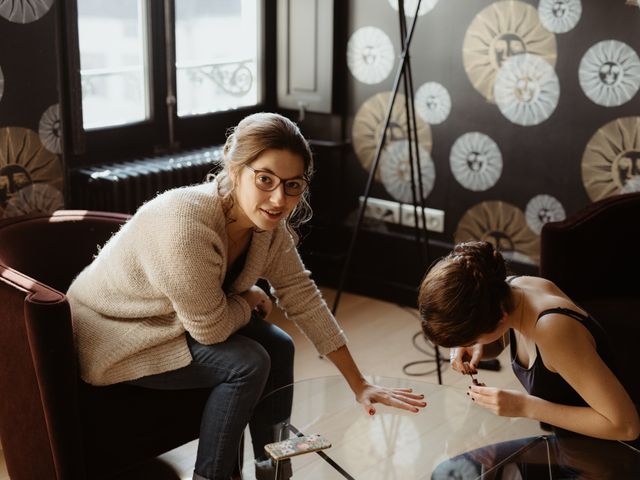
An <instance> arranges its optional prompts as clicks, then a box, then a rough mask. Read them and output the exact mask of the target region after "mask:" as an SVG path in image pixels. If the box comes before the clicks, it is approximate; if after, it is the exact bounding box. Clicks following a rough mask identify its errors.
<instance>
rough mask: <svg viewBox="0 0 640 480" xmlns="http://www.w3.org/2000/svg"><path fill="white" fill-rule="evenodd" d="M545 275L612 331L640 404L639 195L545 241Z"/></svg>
mask: <svg viewBox="0 0 640 480" xmlns="http://www.w3.org/2000/svg"><path fill="white" fill-rule="evenodd" d="M540 248H541V250H540V274H541V276H543V277H545V278H548V279H549V280H552V281H553V282H554V283H556V284H557V285H558V286H559V287H560V288H561V289H562V290H563V291H564V292H565V293H566V294H567V295H569V296H570V297H571V298H572V299H573V300H574V301H575V302H577V303H578V304H579V305H580V306H581V307H583V308H584V309H585V310H587V311H588V312H589V313H591V314H592V315H593V316H594V317H595V318H596V320H598V321H599V322H600V323H601V324H602V326H603V327H604V328H605V329H606V330H607V333H608V334H609V336H610V338H611V340H612V343H613V347H614V350H615V353H616V356H617V363H618V367H619V376H620V379H621V381H622V383H623V384H624V385H625V387H626V388H627V390H628V392H629V394H630V395H631V397H632V398H633V400H634V401H635V403H636V404H640V375H638V368H637V366H636V365H637V359H638V354H637V352H638V350H639V349H640V343H639V342H640V280H638V273H639V272H640V193H629V194H624V195H617V196H614V197H609V198H605V199H603V200H600V201H597V202H594V203H592V204H591V205H589V206H588V207H586V208H585V209H583V210H582V211H580V212H578V213H576V214H575V215H573V216H571V217H570V218H567V219H566V220H564V221H562V222H553V223H547V224H545V225H544V227H543V228H542V233H541V237H540Z"/></svg>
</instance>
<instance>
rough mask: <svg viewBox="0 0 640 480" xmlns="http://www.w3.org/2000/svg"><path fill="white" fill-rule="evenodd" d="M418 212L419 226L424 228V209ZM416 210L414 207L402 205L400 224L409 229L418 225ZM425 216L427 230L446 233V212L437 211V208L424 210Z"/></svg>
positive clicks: (419, 209)
mask: <svg viewBox="0 0 640 480" xmlns="http://www.w3.org/2000/svg"><path fill="white" fill-rule="evenodd" d="M417 210H418V226H419V227H420V228H422V209H421V207H418V208H417ZM415 211H416V209H415V208H414V207H413V205H408V204H406V203H405V204H402V209H401V212H400V224H401V225H405V226H407V227H413V226H415V224H416V213H415ZM424 216H425V218H426V220H427V230H429V231H431V232H438V233H442V232H444V212H443V211H442V210H436V209H435V208H427V207H425V209H424Z"/></svg>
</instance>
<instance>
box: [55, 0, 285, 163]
mask: <svg viewBox="0 0 640 480" xmlns="http://www.w3.org/2000/svg"><path fill="white" fill-rule="evenodd" d="M77 1H78V0H72V1H70V2H62V4H61V5H64V7H62V8H61V9H60V23H61V25H62V26H63V27H64V28H61V30H60V31H62V32H64V34H63V38H62V39H61V44H62V46H63V47H64V48H62V49H61V50H62V64H63V67H62V68H61V72H60V80H61V81H60V85H62V91H61V116H62V122H63V125H65V126H66V127H67V128H66V129H65V132H64V145H65V149H64V151H65V152H66V159H67V165H68V166H69V167H71V168H74V167H80V166H87V165H94V164H99V163H105V162H114V161H119V160H125V159H132V158H138V157H141V156H152V155H158V154H163V153H172V152H176V151H180V150H187V149H192V148H199V147H204V146H209V145H219V144H221V143H224V140H225V136H226V132H227V129H228V128H229V127H232V126H233V125H235V124H237V123H238V122H239V121H240V120H241V119H242V118H243V117H245V116H246V115H248V114H250V113H254V112H259V111H265V110H273V109H274V108H275V105H276V67H275V66H276V19H277V14H276V0H259V1H260V2H261V7H260V8H261V22H262V37H261V39H262V42H261V52H260V55H261V57H260V58H261V62H260V63H261V65H259V69H260V72H261V75H262V79H261V83H262V85H261V91H262V101H261V102H260V103H259V104H257V105H253V106H250V107H242V108H238V109H236V110H229V111H223V112H213V113H207V114H202V115H195V116H188V117H179V116H178V114H177V108H176V107H177V105H174V108H173V112H172V115H171V119H169V107H168V105H167V98H168V96H169V94H170V93H172V94H173V96H174V97H175V92H176V69H175V66H174V65H175V60H174V59H175V23H174V18H175V3H174V2H175V0H163V1H157V0H144V1H145V2H146V8H147V11H148V12H149V16H148V23H147V27H148V49H149V50H148V55H149V57H148V60H149V69H150V70H149V82H150V85H149V86H150V102H149V105H150V119H148V120H144V121H141V122H136V123H130V124H126V125H119V126H114V127H105V128H95V129H90V130H85V129H84V126H83V123H82V88H81V79H80V47H79V36H78V24H77V22H78V5H77ZM167 28H171V31H170V32H169V33H170V37H169V39H170V41H169V43H170V46H169V49H168V48H167V43H168V42H167V33H168V32H167ZM169 62H170V64H171V65H173V68H172V69H171V72H167V64H168V63H169ZM168 80H169V81H170V82H171V84H169V83H168ZM170 123H172V124H173V138H171V137H172V135H171V128H170Z"/></svg>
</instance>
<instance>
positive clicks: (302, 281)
mask: <svg viewBox="0 0 640 480" xmlns="http://www.w3.org/2000/svg"><path fill="white" fill-rule="evenodd" d="M269 250H270V252H269V260H268V263H267V267H266V269H265V278H266V280H267V281H268V282H269V283H270V285H271V288H272V293H273V294H274V296H275V297H276V299H277V301H278V305H279V306H280V307H281V308H282V310H283V311H284V313H285V315H286V316H287V318H290V319H291V320H292V321H293V322H294V323H295V324H296V325H297V326H298V327H299V328H300V329H301V330H302V332H303V333H304V334H305V335H306V336H307V338H309V340H311V342H312V343H313V344H314V345H315V347H316V349H317V350H318V352H319V353H320V354H321V355H326V354H327V353H330V352H332V351H334V350H336V349H338V348H340V347H341V346H343V345H345V344H346V343H347V338H346V336H345V334H344V332H343V331H342V329H341V328H340V326H339V325H338V322H337V321H336V319H335V318H334V317H333V315H332V314H331V311H330V310H329V308H328V307H327V304H326V302H325V301H324V299H323V298H322V294H321V293H320V291H319V290H318V287H317V286H316V284H315V282H314V281H313V280H312V279H311V272H309V271H308V270H306V269H305V267H304V264H303V263H302V260H301V258H300V255H299V254H298V251H297V249H296V247H295V245H294V242H293V239H292V238H291V235H290V234H289V232H287V231H286V230H285V229H284V228H279V229H278V230H277V231H276V232H275V234H274V238H273V241H272V245H271V248H270V249H269Z"/></svg>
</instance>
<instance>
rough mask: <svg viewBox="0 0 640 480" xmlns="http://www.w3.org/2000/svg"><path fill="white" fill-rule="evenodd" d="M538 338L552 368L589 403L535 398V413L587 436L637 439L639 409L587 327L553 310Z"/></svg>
mask: <svg viewBox="0 0 640 480" xmlns="http://www.w3.org/2000/svg"><path fill="white" fill-rule="evenodd" d="M536 343H537V344H538V347H539V350H540V354H541V356H542V360H543V361H544V363H545V365H546V366H547V368H549V369H550V370H552V371H555V372H557V373H558V374H560V375H561V376H562V378H564V380H566V382H567V383H568V384H569V385H571V386H572V387H573V389H574V390H575V391H576V392H578V394H579V395H580V396H581V397H582V398H583V399H584V401H585V402H586V403H587V404H588V407H567V406H565V405H557V404H552V403H550V402H545V401H544V400H541V399H533V400H531V401H530V405H529V406H528V409H529V411H530V416H531V417H532V418H538V419H539V420H541V421H543V422H547V423H550V424H552V425H556V426H558V427H561V428H565V429H567V430H571V431H574V432H578V433H583V434H585V435H590V436H593V437H598V438H605V439H611V440H634V439H635V438H636V437H638V435H639V434H640V420H639V419H638V412H637V410H636V408H635V405H634V404H633V402H632V400H631V398H630V397H629V394H628V393H627V392H626V390H625V389H624V387H623V386H622V384H621V383H620V381H619V380H618V378H617V377H616V376H615V375H614V374H613V372H612V371H611V370H610V369H609V367H608V366H607V365H606V364H605V363H604V361H603V360H602V358H600V355H598V352H597V351H596V348H595V344H594V341H593V337H592V336H591V334H590V333H589V332H588V330H587V329H586V328H585V327H584V326H582V325H580V324H577V323H576V322H575V321H574V320H572V319H570V318H567V317H566V316H564V315H548V316H545V317H543V318H541V319H540V320H539V321H538V323H537V325H536Z"/></svg>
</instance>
